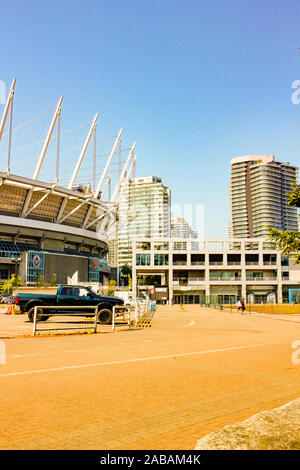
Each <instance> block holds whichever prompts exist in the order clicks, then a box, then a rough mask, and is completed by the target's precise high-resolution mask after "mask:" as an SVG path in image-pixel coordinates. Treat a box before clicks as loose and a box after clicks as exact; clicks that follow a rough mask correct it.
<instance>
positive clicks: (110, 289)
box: [108, 279, 117, 296]
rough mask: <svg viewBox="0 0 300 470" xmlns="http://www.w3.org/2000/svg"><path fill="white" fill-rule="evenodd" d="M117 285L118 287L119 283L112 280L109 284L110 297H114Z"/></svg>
mask: <svg viewBox="0 0 300 470" xmlns="http://www.w3.org/2000/svg"><path fill="white" fill-rule="evenodd" d="M116 285H117V282H116V281H115V280H114V279H111V280H110V281H109V282H108V295H111V296H113V295H114V293H115V287H116Z"/></svg>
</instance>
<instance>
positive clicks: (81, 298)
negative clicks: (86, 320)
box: [16, 285, 124, 325]
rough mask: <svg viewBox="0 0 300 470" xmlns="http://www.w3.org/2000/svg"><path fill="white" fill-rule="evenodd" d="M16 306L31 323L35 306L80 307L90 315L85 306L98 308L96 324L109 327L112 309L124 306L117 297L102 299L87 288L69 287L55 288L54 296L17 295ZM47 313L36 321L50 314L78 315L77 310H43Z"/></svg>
mask: <svg viewBox="0 0 300 470" xmlns="http://www.w3.org/2000/svg"><path fill="white" fill-rule="evenodd" d="M16 304H17V305H19V307H20V311H21V312H22V313H27V314H28V320H29V321H31V322H32V321H33V316H34V307H36V306H39V305H41V306H51V305H53V306H55V307H59V306H62V307H63V306H74V307H81V306H82V312H86V314H87V316H88V314H90V315H92V313H91V312H92V310H91V309H86V310H85V309H84V307H86V306H89V307H90V306H98V314H97V315H98V322H99V323H102V324H103V325H109V324H110V323H111V322H112V309H113V306H114V305H124V301H123V300H122V299H118V298H117V297H110V296H109V297H103V296H101V295H98V294H96V292H94V291H93V290H92V289H90V288H89V287H83V286H70V285H59V286H58V287H57V292H56V294H54V295H45V294H17V296H16ZM46 312H47V314H48V313H49V315H47V316H41V317H40V318H38V320H41V321H45V320H48V318H49V317H51V312H52V313H53V314H54V313H55V314H57V313H59V314H64V315H68V313H69V314H70V313H79V311H78V309H75V310H73V311H72V310H64V309H62V310H59V309H53V310H50V309H49V310H48V309H47V310H45V313H46Z"/></svg>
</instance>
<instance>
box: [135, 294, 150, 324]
mask: <svg viewBox="0 0 300 470" xmlns="http://www.w3.org/2000/svg"><path fill="white" fill-rule="evenodd" d="M154 313H155V303H154V302H151V301H150V300H148V301H147V302H145V303H138V304H136V306H135V326H136V327H138V328H143V327H146V326H149V327H150V326H151V320H152V318H153V316H154Z"/></svg>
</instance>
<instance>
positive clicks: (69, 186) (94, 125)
mask: <svg viewBox="0 0 300 470" xmlns="http://www.w3.org/2000/svg"><path fill="white" fill-rule="evenodd" d="M98 116H99V113H96V115H95V117H94V119H93V122H92V124H91V127H90V130H89V132H88V135H87V137H86V139H85V142H84V145H83V147H82V150H81V152H80V155H79V158H78V160H77V163H76V166H75V168H74V171H73V174H72V176H71V179H70V181H69V185H68V189H72V188H73V185H74V183H75V179H76V176H77V174H78V171H79V168H80V165H81V163H82V160H83V157H84V155H85V152H86V149H87V146H88V145H89V142H90V139H91V136H92V133H93V132H94V130H95V128H96V123H97V119H98Z"/></svg>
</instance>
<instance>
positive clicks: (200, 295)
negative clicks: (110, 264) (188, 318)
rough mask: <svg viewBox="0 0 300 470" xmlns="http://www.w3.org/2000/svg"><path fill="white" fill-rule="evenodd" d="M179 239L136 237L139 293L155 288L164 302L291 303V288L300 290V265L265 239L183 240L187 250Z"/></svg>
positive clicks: (134, 276)
mask: <svg viewBox="0 0 300 470" xmlns="http://www.w3.org/2000/svg"><path fill="white" fill-rule="evenodd" d="M178 241H179V240H178V239H176V238H169V239H165V240H163V241H162V240H156V239H148V240H145V239H139V240H135V241H134V243H133V257H132V266H133V272H132V288H133V296H136V295H138V290H139V289H142V290H144V289H146V290H151V289H153V287H154V288H155V291H156V292H157V299H158V300H160V301H162V302H167V301H170V300H171V299H173V301H174V302H175V303H204V302H206V301H210V302H217V303H234V302H236V301H237V299H238V298H239V297H240V298H244V299H245V300H247V302H251V303H261V302H278V303H285V302H286V303H288V302H289V296H290V292H291V290H297V289H300V265H294V264H293V263H294V260H292V259H289V258H288V257H285V256H282V255H281V253H280V252H279V251H277V250H274V249H270V246H269V243H268V241H267V240H265V239H257V238H256V239H209V240H208V239H207V240H200V239H181V240H180V243H182V244H183V243H184V244H186V245H185V246H186V248H185V249H178ZM182 246H183V245H182ZM249 247H251V249H250V248H249ZM145 281H146V282H145ZM149 284H150V285H149Z"/></svg>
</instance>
